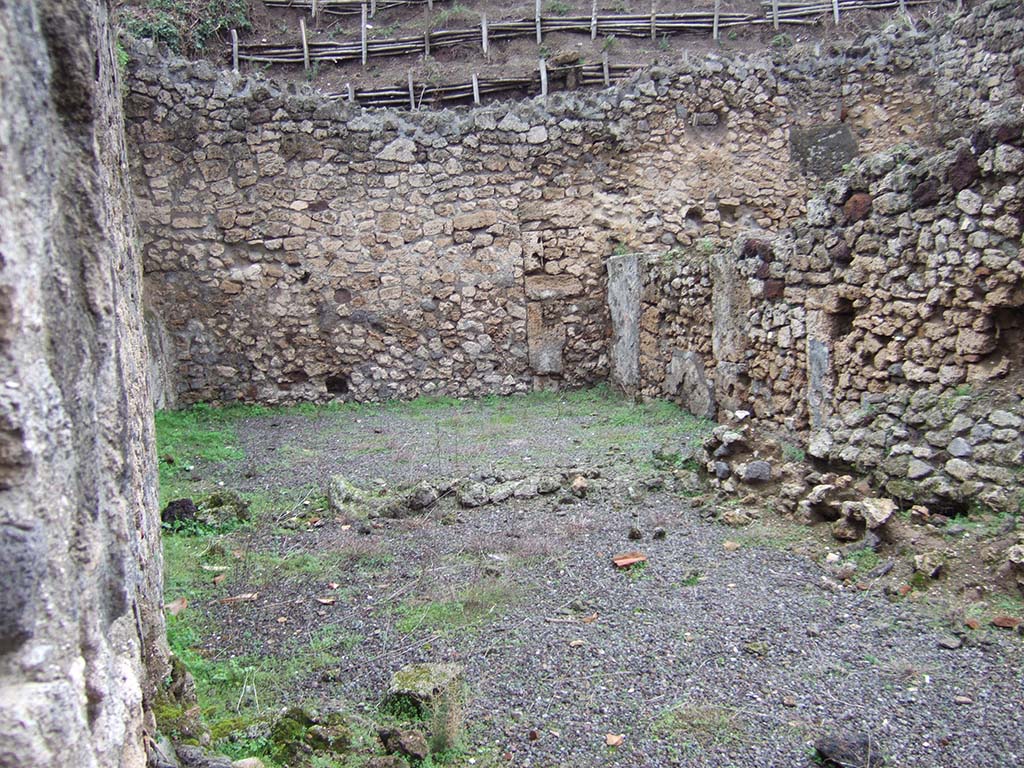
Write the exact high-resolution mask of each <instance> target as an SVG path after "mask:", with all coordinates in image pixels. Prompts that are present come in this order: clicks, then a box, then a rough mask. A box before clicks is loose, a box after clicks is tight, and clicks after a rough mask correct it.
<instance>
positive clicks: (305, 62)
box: [299, 19, 309, 72]
mask: <svg viewBox="0 0 1024 768" xmlns="http://www.w3.org/2000/svg"><path fill="white" fill-rule="evenodd" d="M299 31H300V32H301V33H302V66H304V67H305V68H306V71H307V72H309V43H308V42H307V41H306V20H305V19H299Z"/></svg>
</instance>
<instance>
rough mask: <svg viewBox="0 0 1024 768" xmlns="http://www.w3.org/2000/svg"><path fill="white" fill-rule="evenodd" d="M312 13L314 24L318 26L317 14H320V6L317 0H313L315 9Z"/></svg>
mask: <svg viewBox="0 0 1024 768" xmlns="http://www.w3.org/2000/svg"><path fill="white" fill-rule="evenodd" d="M310 15H311V16H312V17H313V25H314V26H316V21H317V16H319V15H320V7H319V6H318V5H317V2H316V0H313V11H312V13H310Z"/></svg>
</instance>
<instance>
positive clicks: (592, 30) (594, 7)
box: [590, 0, 597, 40]
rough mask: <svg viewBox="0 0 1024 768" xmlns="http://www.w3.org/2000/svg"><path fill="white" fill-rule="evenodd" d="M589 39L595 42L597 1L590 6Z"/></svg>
mask: <svg viewBox="0 0 1024 768" xmlns="http://www.w3.org/2000/svg"><path fill="white" fill-rule="evenodd" d="M590 39H591V40H597V0H594V4H593V5H591V6H590Z"/></svg>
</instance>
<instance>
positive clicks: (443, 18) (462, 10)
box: [431, 2, 469, 28]
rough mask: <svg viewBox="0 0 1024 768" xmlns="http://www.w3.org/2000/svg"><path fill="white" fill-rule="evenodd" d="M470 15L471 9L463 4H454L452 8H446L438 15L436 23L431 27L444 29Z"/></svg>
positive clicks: (435, 18) (435, 19)
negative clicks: (447, 25)
mask: <svg viewBox="0 0 1024 768" xmlns="http://www.w3.org/2000/svg"><path fill="white" fill-rule="evenodd" d="M468 13H469V9H468V8H466V6H464V5H462V3H458V2H456V3H453V4H452V5H451V7H449V8H445V9H444V10H443V11H441V12H440V13H438V14H437V15H436V16H435V17H434V23H433V24H432V25H431V26H432V28H437V27H441V28H443V27H444V26H445V25H446V24H448V23H449V22H451V21H454V20H456V19H461V18H463V17H465V16H466V15H467V14H468Z"/></svg>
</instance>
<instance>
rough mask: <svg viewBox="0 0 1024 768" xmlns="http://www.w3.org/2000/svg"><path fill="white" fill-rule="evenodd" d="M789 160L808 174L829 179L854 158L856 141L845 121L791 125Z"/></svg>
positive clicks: (855, 155)
mask: <svg viewBox="0 0 1024 768" xmlns="http://www.w3.org/2000/svg"><path fill="white" fill-rule="evenodd" d="M789 153H790V159H791V160H792V161H793V162H794V163H796V164H797V165H798V166H799V167H800V170H801V171H802V172H803V173H804V174H806V175H810V176H817V177H818V178H822V179H830V178H832V177H833V176H838V175H839V174H840V173H841V172H842V170H843V166H844V165H846V164H847V163H848V162H850V161H851V160H853V159H854V158H855V157H857V140H856V139H855V138H854V136H853V133H852V132H851V131H850V127H849V126H848V125H847V124H846V123H831V124H828V125H821V126H815V127H812V128H795V127H794V128H791V129H790V131H789Z"/></svg>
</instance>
